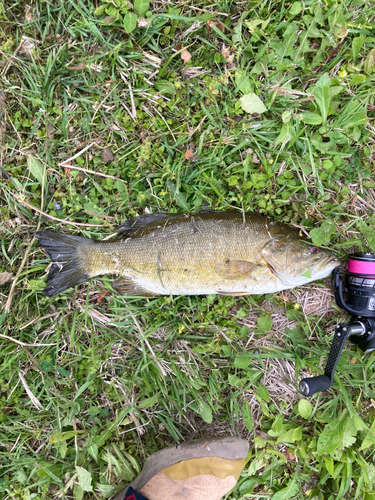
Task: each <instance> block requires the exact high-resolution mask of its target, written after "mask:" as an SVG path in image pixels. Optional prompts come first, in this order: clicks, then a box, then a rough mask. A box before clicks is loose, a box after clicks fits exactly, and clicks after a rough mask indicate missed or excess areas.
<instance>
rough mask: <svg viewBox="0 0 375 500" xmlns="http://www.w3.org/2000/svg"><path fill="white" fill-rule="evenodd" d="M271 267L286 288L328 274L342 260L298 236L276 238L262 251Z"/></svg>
mask: <svg viewBox="0 0 375 500" xmlns="http://www.w3.org/2000/svg"><path fill="white" fill-rule="evenodd" d="M262 256H263V258H264V259H265V261H266V262H267V265H268V268H269V270H270V271H271V272H272V274H274V275H275V276H276V277H277V278H278V279H279V280H280V281H281V282H282V283H283V284H284V285H285V286H286V287H292V286H299V285H304V284H305V283H309V282H310V281H314V280H318V279H321V278H325V277H326V276H328V275H329V274H330V273H331V272H332V271H333V269H334V268H335V267H337V266H339V265H340V261H339V260H338V259H337V257H336V256H335V255H334V254H333V253H332V252H331V251H329V250H325V249H322V248H318V247H316V246H315V245H313V244H311V243H306V242H304V241H302V240H301V239H299V237H297V238H291V237H289V238H279V239H278V238H273V240H271V241H270V242H269V243H268V244H267V245H266V247H265V248H264V249H263V251H262Z"/></svg>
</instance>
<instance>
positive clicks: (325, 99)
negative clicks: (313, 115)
mask: <svg viewBox="0 0 375 500" xmlns="http://www.w3.org/2000/svg"><path fill="white" fill-rule="evenodd" d="M330 86H331V79H330V78H329V76H328V75H327V74H324V75H323V76H322V77H321V78H320V79H319V80H318V81H317V82H316V85H315V88H314V90H313V94H314V96H315V101H316V104H317V105H318V107H319V109H320V114H321V115H322V123H323V125H326V123H327V117H328V113H329V106H330V103H331V99H330V96H329V88H330Z"/></svg>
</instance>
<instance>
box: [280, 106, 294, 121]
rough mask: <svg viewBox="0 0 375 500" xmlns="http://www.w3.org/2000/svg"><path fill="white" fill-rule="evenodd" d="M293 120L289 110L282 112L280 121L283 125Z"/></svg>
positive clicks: (291, 112)
mask: <svg viewBox="0 0 375 500" xmlns="http://www.w3.org/2000/svg"><path fill="white" fill-rule="evenodd" d="M292 118H293V111H292V110H291V109H287V110H286V111H284V113H283V114H282V115H281V119H282V121H283V123H288V122H290V120H291V119H292Z"/></svg>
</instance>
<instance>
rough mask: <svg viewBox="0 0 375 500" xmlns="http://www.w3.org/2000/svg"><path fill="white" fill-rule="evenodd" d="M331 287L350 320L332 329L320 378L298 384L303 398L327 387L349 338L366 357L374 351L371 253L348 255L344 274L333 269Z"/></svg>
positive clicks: (373, 262)
mask: <svg viewBox="0 0 375 500" xmlns="http://www.w3.org/2000/svg"><path fill="white" fill-rule="evenodd" d="M333 286H334V293H335V299H336V302H337V304H338V305H339V306H340V307H341V308H342V309H345V311H347V312H348V313H349V314H351V318H350V321H349V323H340V324H339V325H337V326H336V329H335V334H334V337H333V341H332V345H331V350H330V351H329V355H328V360H327V364H326V367H325V370H324V375H319V376H318V377H311V378H304V379H302V380H301V382H300V383H299V390H300V392H301V394H303V395H304V396H312V395H313V394H315V393H316V392H320V391H326V390H327V389H329V388H330V387H331V385H332V384H333V375H334V373H335V369H336V366H337V363H338V361H339V358H340V355H341V353H342V350H343V348H344V344H345V342H346V340H347V339H348V338H349V337H350V341H351V342H352V343H353V344H356V345H357V346H359V347H360V348H361V349H362V351H364V352H365V353H366V354H367V353H368V352H371V351H373V350H374V349H375V254H373V253H354V254H351V255H349V260H348V270H347V271H343V270H342V269H340V268H339V267H336V269H334V270H333ZM344 292H345V295H346V300H345V298H344Z"/></svg>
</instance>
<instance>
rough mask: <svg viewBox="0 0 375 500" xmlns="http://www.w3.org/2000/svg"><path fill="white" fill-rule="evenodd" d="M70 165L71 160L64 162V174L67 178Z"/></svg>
mask: <svg viewBox="0 0 375 500" xmlns="http://www.w3.org/2000/svg"><path fill="white" fill-rule="evenodd" d="M71 165H72V164H71V162H70V161H69V162H66V163H65V164H64V174H65V175H66V177H67V178H68V179H70V168H69V166H71Z"/></svg>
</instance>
